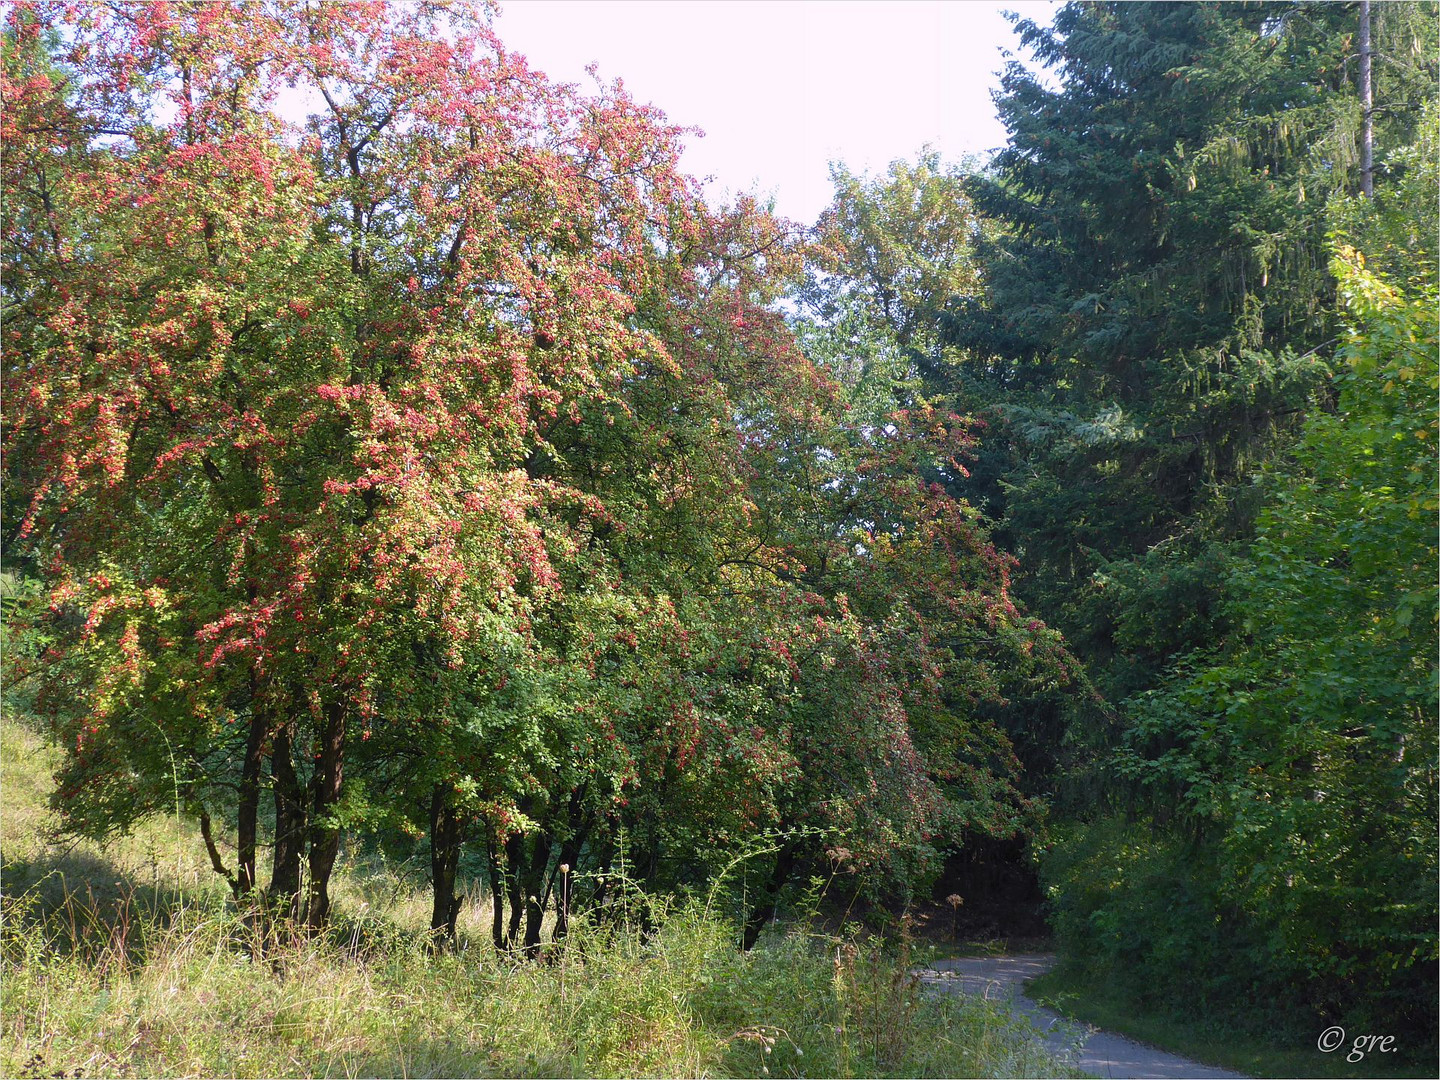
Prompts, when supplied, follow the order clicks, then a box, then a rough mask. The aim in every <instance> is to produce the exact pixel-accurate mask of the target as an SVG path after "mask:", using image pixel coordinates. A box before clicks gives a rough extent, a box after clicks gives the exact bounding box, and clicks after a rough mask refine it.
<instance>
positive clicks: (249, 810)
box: [235, 694, 268, 900]
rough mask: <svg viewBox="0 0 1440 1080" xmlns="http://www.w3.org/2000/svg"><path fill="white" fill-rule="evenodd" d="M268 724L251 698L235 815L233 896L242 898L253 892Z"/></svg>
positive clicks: (262, 711) (261, 711) (252, 696)
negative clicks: (261, 777) (236, 859)
mask: <svg viewBox="0 0 1440 1080" xmlns="http://www.w3.org/2000/svg"><path fill="white" fill-rule="evenodd" d="M267 727H268V725H267V724H266V722H265V714H264V710H262V709H260V708H259V707H258V705H257V703H256V702H255V699H254V695H253V694H252V695H251V700H250V735H249V738H248V739H247V740H246V742H245V764H244V765H243V766H242V767H241V770H240V806H239V810H238V811H237V814H236V849H237V857H238V859H239V861H240V865H239V866H238V867H236V870H235V899H237V900H244V899H245V898H246V897H247V896H250V895H251V894H252V893H253V892H254V891H255V881H256V873H255V848H256V831H257V819H258V818H259V815H260V768H261V764H262V762H263V761H264V760H265V735H266V733H267V732H266V728H267Z"/></svg>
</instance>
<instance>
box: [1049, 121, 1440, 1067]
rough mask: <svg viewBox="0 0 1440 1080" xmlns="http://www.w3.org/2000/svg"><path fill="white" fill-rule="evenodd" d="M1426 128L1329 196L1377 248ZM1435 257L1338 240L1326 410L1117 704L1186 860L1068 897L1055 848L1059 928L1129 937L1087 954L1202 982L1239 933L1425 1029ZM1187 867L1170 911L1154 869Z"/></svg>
mask: <svg viewBox="0 0 1440 1080" xmlns="http://www.w3.org/2000/svg"><path fill="white" fill-rule="evenodd" d="M1434 130H1435V128H1434V123H1433V118H1432V120H1431V121H1430V124H1429V127H1428V134H1427V142H1425V143H1422V144H1421V146H1420V147H1417V153H1416V156H1415V158H1414V160H1415V162H1416V166H1417V167H1416V168H1414V169H1413V170H1412V171H1411V172H1410V173H1409V174H1408V176H1407V177H1406V179H1405V182H1404V183H1402V184H1400V185H1398V186H1397V187H1396V188H1395V189H1394V190H1392V192H1390V193H1388V194H1387V195H1383V196H1382V197H1381V199H1380V200H1379V201H1378V205H1377V206H1376V207H1359V206H1355V205H1346V206H1341V207H1338V208H1337V216H1339V217H1340V218H1341V219H1342V220H1349V221H1351V222H1355V223H1363V224H1364V225H1365V226H1366V228H1365V231H1366V232H1367V233H1368V235H1369V237H1370V238H1371V242H1372V243H1376V244H1377V247H1378V250H1379V255H1380V257H1379V258H1378V259H1377V262H1378V263H1380V264H1381V265H1383V264H1384V263H1385V262H1386V261H1391V265H1394V261H1393V259H1394V253H1393V251H1391V250H1387V247H1386V245H1385V244H1383V243H1379V242H1378V241H1379V240H1380V239H1381V238H1385V237H1387V234H1388V237H1389V238H1390V239H1392V240H1396V241H1398V242H1400V243H1404V242H1405V238H1406V234H1407V233H1408V231H1409V227H1410V226H1409V216H1408V215H1407V214H1404V213H1403V212H1400V213H1397V210H1398V208H1399V207H1403V206H1407V205H1429V204H1430V203H1433V201H1434V199H1435V197H1436V192H1437V190H1440V185H1437V178H1436V173H1435V166H1434V160H1435V159H1434V155H1433V146H1434ZM1402 223H1403V224H1402ZM1397 226H1398V227H1399V228H1400V230H1401V234H1400V235H1399V236H1398V237H1397V236H1395V229H1396V227H1397ZM1435 267H1436V263H1435V258H1434V254H1433V249H1431V250H1430V251H1426V250H1424V249H1423V248H1421V249H1419V250H1416V249H1413V248H1412V249H1410V257H1409V259H1408V269H1409V272H1410V277H1409V279H1408V280H1406V281H1397V280H1387V279H1386V277H1385V276H1383V275H1382V274H1379V273H1376V272H1375V271H1373V270H1371V269H1369V268H1368V267H1367V260H1366V259H1365V258H1364V256H1363V255H1362V254H1360V253H1359V252H1358V251H1356V250H1355V249H1354V248H1352V247H1350V246H1349V245H1348V243H1346V238H1344V237H1341V238H1340V239H1338V240H1337V249H1336V257H1335V260H1334V263H1333V271H1334V273H1335V276H1336V278H1337V280H1338V282H1339V289H1340V295H1341V297H1342V299H1343V301H1344V303H1345V307H1346V312H1347V321H1348V323H1349V326H1348V327H1347V330H1346V335H1345V345H1344V347H1343V350H1342V352H1341V354H1340V355H1341V359H1342V361H1343V363H1344V366H1343V367H1342V368H1341V369H1340V372H1339V373H1338V375H1337V377H1336V380H1335V384H1336V390H1337V393H1338V400H1337V404H1336V408H1335V411H1334V412H1333V413H1319V414H1317V415H1315V416H1313V417H1311V418H1310V419H1309V420H1308V421H1307V423H1306V425H1305V429H1304V432H1303V438H1302V439H1301V441H1300V442H1299V444H1298V445H1297V446H1296V448H1295V450H1294V452H1293V457H1292V460H1291V461H1290V462H1289V463H1287V464H1286V465H1284V466H1277V467H1276V468H1274V469H1273V470H1271V471H1270V472H1269V473H1268V474H1267V475H1266V477H1265V478H1264V487H1265V489H1266V492H1267V494H1268V495H1269V499H1268V501H1267V505H1266V507H1265V509H1264V510H1263V511H1262V513H1261V514H1260V519H1259V535H1258V536H1257V538H1256V540H1255V542H1254V544H1253V545H1252V546H1251V547H1250V549H1249V550H1248V551H1246V552H1245V553H1244V554H1243V555H1240V556H1237V557H1236V558H1235V559H1234V560H1233V561H1232V565H1231V566H1230V568H1229V571H1228V575H1227V576H1228V580H1227V593H1228V595H1229V596H1230V598H1231V599H1230V601H1229V612H1228V615H1229V620H1230V622H1231V623H1232V624H1233V625H1234V627H1235V628H1236V629H1235V632H1234V633H1233V634H1232V635H1231V636H1230V637H1229V638H1227V639H1226V641H1225V642H1224V643H1223V644H1222V645H1221V646H1220V647H1219V648H1217V649H1216V650H1214V651H1212V652H1208V653H1201V654H1197V655H1195V656H1193V657H1190V658H1188V659H1187V660H1186V661H1184V662H1183V663H1181V664H1179V665H1177V666H1176V667H1175V669H1174V670H1173V671H1172V672H1171V673H1170V675H1169V677H1168V678H1167V679H1166V681H1165V682H1164V683H1163V684H1162V685H1161V687H1159V688H1158V689H1155V690H1151V691H1149V692H1147V693H1145V694H1143V695H1140V696H1139V697H1137V698H1136V699H1135V700H1134V702H1133V704H1132V707H1131V709H1130V716H1131V727H1130V732H1129V735H1128V737H1127V745H1126V746H1125V747H1124V748H1123V749H1122V750H1121V752H1120V754H1119V756H1118V760H1117V767H1118V769H1119V770H1120V771H1121V772H1122V773H1123V774H1124V775H1128V776H1130V777H1133V778H1135V779H1137V780H1138V781H1139V782H1140V783H1141V784H1142V785H1144V786H1145V787H1146V788H1147V789H1148V790H1149V791H1150V792H1151V793H1152V797H1153V798H1154V801H1155V803H1156V805H1168V806H1172V807H1173V808H1174V813H1175V821H1174V822H1173V827H1174V828H1175V829H1176V830H1177V834H1178V835H1185V833H1187V832H1188V833H1189V834H1190V835H1191V836H1192V837H1193V840H1192V842H1191V843H1189V844H1184V845H1182V846H1183V847H1184V848H1185V851H1186V855H1185V857H1186V858H1187V859H1190V860H1194V862H1193V864H1192V865H1191V866H1189V867H1184V868H1182V867H1180V866H1178V865H1176V864H1173V863H1172V864H1168V865H1166V866H1159V865H1156V864H1155V862H1154V859H1153V858H1148V857H1142V858H1141V860H1140V862H1141V865H1147V870H1146V873H1149V874H1153V875H1155V876H1154V877H1146V876H1145V875H1144V874H1142V873H1140V872H1136V869H1135V868H1132V869H1131V870H1130V871H1127V872H1124V873H1123V874H1120V875H1118V880H1117V881H1116V882H1115V891H1113V892H1112V893H1110V894H1109V895H1108V896H1105V897H1101V896H1098V895H1097V896H1094V897H1091V898H1089V899H1086V897H1088V896H1089V893H1088V892H1087V891H1086V889H1085V888H1084V887H1083V886H1082V885H1081V882H1080V878H1081V877H1084V876H1087V875H1083V874H1080V875H1077V873H1076V871H1075V870H1074V869H1073V868H1067V867H1066V865H1065V863H1064V861H1063V860H1062V861H1061V862H1060V863H1058V864H1057V865H1056V867H1055V868H1053V870H1052V873H1053V876H1054V879H1055V881H1056V882H1057V888H1058V889H1059V892H1060V894H1063V896H1064V899H1063V900H1062V901H1061V904H1062V906H1063V908H1064V909H1065V910H1067V911H1070V912H1072V913H1073V914H1070V915H1066V916H1065V917H1064V918H1063V919H1062V924H1064V925H1065V930H1064V931H1063V932H1064V933H1065V934H1066V937H1067V939H1069V940H1071V941H1072V942H1076V943H1077V944H1078V943H1079V941H1080V940H1081V939H1080V938H1079V937H1078V935H1079V932H1080V930H1081V927H1080V925H1079V923H1077V922H1074V920H1075V919H1080V918H1081V916H1082V915H1083V916H1084V919H1083V920H1082V921H1084V920H1088V921H1089V922H1090V923H1091V924H1092V925H1091V927H1090V929H1091V930H1092V931H1093V929H1094V925H1093V924H1094V923H1095V920H1097V919H1101V918H1102V917H1104V918H1113V919H1115V920H1116V924H1117V925H1119V926H1124V927H1125V928H1126V933H1127V934H1128V935H1131V937H1130V946H1129V948H1128V949H1122V948H1121V947H1120V945H1119V944H1118V943H1117V942H1110V943H1104V942H1105V939H1104V938H1101V939H1099V941H1098V942H1097V941H1096V940H1095V939H1094V938H1091V939H1090V940H1091V943H1092V950H1091V951H1092V955H1098V956H1100V957H1102V958H1103V962H1104V963H1106V964H1112V963H1119V964H1123V965H1124V966H1125V967H1126V969H1127V970H1130V971H1132V972H1135V973H1136V977H1137V978H1140V979H1144V980H1147V981H1149V980H1158V979H1160V978H1161V975H1160V973H1161V972H1163V971H1167V970H1172V969H1173V959H1174V958H1173V957H1172V956H1169V955H1167V950H1166V949H1165V948H1164V947H1163V942H1164V941H1166V940H1170V939H1171V938H1175V937H1176V936H1177V935H1178V947H1179V948H1181V949H1184V950H1189V951H1191V952H1192V953H1193V955H1195V956H1196V957H1199V958H1203V959H1202V960H1201V961H1200V962H1199V963H1193V962H1192V964H1191V966H1190V969H1189V970H1191V971H1192V972H1194V973H1195V974H1196V975H1198V976H1199V978H1200V979H1201V984H1202V985H1203V980H1204V979H1205V978H1206V977H1207V976H1206V972H1207V971H1210V972H1214V971H1219V970H1222V969H1223V968H1224V967H1225V966H1226V965H1234V964H1235V962H1236V959H1235V958H1236V956H1237V954H1238V955H1240V956H1243V957H1244V958H1245V962H1246V963H1247V965H1248V966H1249V968H1250V970H1251V971H1252V972H1254V976H1255V977H1256V978H1268V979H1270V980H1271V981H1272V984H1273V989H1272V990H1270V991H1268V992H1269V993H1273V994H1282V993H1283V994H1284V995H1288V996H1292V997H1294V998H1295V999H1296V1000H1298V1001H1302V1002H1304V1003H1305V1004H1306V1005H1307V1006H1308V1007H1310V1008H1311V1009H1313V1010H1315V1011H1316V1012H1318V1013H1320V1014H1322V1015H1326V1016H1358V1017H1360V1018H1361V1019H1363V1021H1364V1022H1369V1023H1378V1022H1379V1021H1380V1020H1381V1019H1382V1018H1383V1019H1384V1021H1385V1022H1386V1023H1389V1024H1391V1025H1392V1026H1395V1027H1401V1026H1403V1027H1405V1028H1406V1029H1407V1030H1410V1031H1415V1032H1419V1033H1421V1034H1422V1035H1424V1036H1427V1037H1428V1038H1430V1039H1433V1038H1434V1028H1433V1019H1434V1017H1433V1014H1432V1010H1431V1009H1430V1007H1429V1003H1430V1002H1431V1001H1432V1000H1433V998H1434V995H1435V992H1436V991H1435V964H1436V960H1437V955H1440V950H1437V937H1436V931H1435V926H1436V920H1437V910H1436V904H1435V895H1434V882H1435V879H1436V875H1437V870H1440V866H1437V852H1436V844H1435V838H1434V835H1433V828H1432V825H1433V821H1434V819H1435V817H1436V814H1437V812H1440V806H1437V802H1436V790H1437V779H1440V772H1437V760H1436V744H1437V733H1436V727H1435V709H1434V703H1435V698H1436V689H1437V688H1436V666H1435V655H1436V653H1437V650H1440V640H1437V636H1436V618H1437V602H1440V597H1437V590H1436V584H1435V574H1434V568H1435V565H1436V562H1437V558H1440V551H1437V545H1436V539H1435V528H1434V521H1435V512H1436V506H1437V503H1436V494H1435V493H1436V487H1437V483H1440V477H1437V471H1436V457H1435V449H1434V446H1435V438H1436V421H1435V415H1434V400H1435V394H1436V390H1437V387H1440V378H1437V366H1436V365H1437V355H1440V341H1437V338H1436V326H1435V311H1436V293H1435V282H1436V274H1435ZM1174 843H1179V841H1175V842H1174ZM1197 848H1198V849H1199V850H1200V851H1201V852H1203V854H1201V855H1198V856H1197V854H1196V849H1197ZM1106 850H1107V851H1109V852H1115V851H1117V850H1118V849H1117V848H1115V847H1113V846H1111V847H1110V848H1107V849H1106ZM1072 857H1073V856H1072ZM1199 866H1204V867H1205V869H1204V870H1203V871H1201V870H1198V869H1197V867H1199ZM1199 881H1204V882H1205V883H1206V884H1205V887H1204V890H1203V891H1202V892H1201V893H1200V895H1199V896H1198V897H1197V898H1196V900H1195V901H1194V903H1193V904H1192V905H1190V909H1192V910H1194V911H1195V912H1196V918H1195V919H1194V920H1193V924H1192V925H1191V926H1190V927H1189V928H1188V929H1187V928H1185V926H1184V925H1183V923H1180V924H1177V923H1176V921H1175V917H1176V912H1177V911H1180V910H1185V909H1186V908H1185V907H1184V906H1182V905H1179V904H1178V903H1177V902H1176V899H1175V897H1174V896H1173V895H1172V891H1173V890H1174V889H1177V888H1181V887H1182V885H1181V883H1182V882H1190V883H1192V884H1193V883H1196V882H1199ZM1102 913H1103V916H1102ZM1162 921H1163V922H1165V923H1166V925H1167V927H1169V930H1168V931H1167V933H1166V934H1160V933H1158V926H1157V924H1158V923H1159V922H1162ZM1226 922H1229V923H1240V924H1243V926H1244V931H1243V932H1244V940H1246V941H1248V943H1249V944H1248V945H1245V946H1243V947H1237V939H1236V938H1234V937H1231V936H1228V932H1227V938H1226V942H1225V947H1224V948H1220V947H1219V943H1218V942H1216V941H1215V940H1214V929H1213V927H1218V926H1221V925H1224V923H1226ZM1282 988H1283V989H1282Z"/></svg>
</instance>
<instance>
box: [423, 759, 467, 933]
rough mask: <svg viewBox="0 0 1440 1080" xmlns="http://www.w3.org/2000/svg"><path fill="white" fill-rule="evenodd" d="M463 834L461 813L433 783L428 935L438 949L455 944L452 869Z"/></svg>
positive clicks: (456, 906) (457, 902) (456, 899)
mask: <svg viewBox="0 0 1440 1080" xmlns="http://www.w3.org/2000/svg"><path fill="white" fill-rule="evenodd" d="M463 834H464V825H463V823H462V822H461V820H460V815H459V814H458V813H457V812H456V810H455V808H454V807H453V806H451V805H450V800H449V799H447V798H446V797H445V788H444V787H443V786H442V785H440V784H436V785H435V792H434V794H433V795H432V796H431V797H430V877H431V880H432V881H433V883H434V892H435V904H434V907H433V908H432V909H431V912H430V939H431V941H432V943H433V945H434V948H435V949H436V951H437V952H438V951H439V950H441V949H444V948H447V947H449V946H453V945H454V944H455V921H456V919H457V918H459V915H460V904H461V900H460V898H459V897H458V896H456V895H455V871H456V869H457V868H458V866H459V864H460V846H461V844H462V843H463V842H464V835H463Z"/></svg>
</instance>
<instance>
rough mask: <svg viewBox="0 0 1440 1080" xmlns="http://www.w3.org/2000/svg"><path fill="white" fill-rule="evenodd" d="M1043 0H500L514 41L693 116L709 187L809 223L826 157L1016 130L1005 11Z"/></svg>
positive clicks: (690, 152) (674, 115) (946, 144)
mask: <svg viewBox="0 0 1440 1080" xmlns="http://www.w3.org/2000/svg"><path fill="white" fill-rule="evenodd" d="M1054 7H1055V5H1054V4H1053V3H1050V2H1047V0H1010V2H1008V3H988V2H985V0H969V2H944V3H942V2H922V0H888V2H873V0H850V2H842V0H764V2H761V0H683V2H682V0H502V6H501V14H500V16H499V18H497V19H496V20H495V30H496V32H497V33H498V34H499V36H500V40H501V41H503V42H504V43H505V46H506V48H508V49H511V50H514V51H516V52H520V53H523V54H524V55H525V56H526V58H527V59H528V60H529V62H530V64H531V66H532V67H534V68H537V69H539V70H540V71H543V72H545V73H546V74H547V75H549V76H550V77H551V78H553V79H557V80H560V81H562V82H581V83H582V84H586V85H589V84H590V79H589V76H587V75H586V74H585V66H586V65H587V64H589V63H591V62H594V63H597V64H598V65H599V75H600V77H601V78H602V79H603V80H605V81H607V82H608V81H610V80H611V79H613V78H617V77H618V78H620V79H623V80H624V83H625V86H626V89H628V90H629V91H630V93H631V94H632V95H633V96H634V97H635V98H637V99H638V100H640V101H645V102H650V103H651V104H654V105H656V106H658V107H659V108H661V109H663V110H664V111H665V113H666V115H667V116H668V117H669V119H670V121H671V122H672V123H676V124H683V125H687V126H691V125H693V126H697V127H700V128H701V129H703V130H704V131H705V138H703V139H693V138H692V139H690V140H689V142H688V147H687V149H686V151H685V156H684V158H683V160H682V162H681V164H682V167H683V168H684V169H685V170H686V171H687V172H690V173H692V174H694V175H696V176H700V177H713V183H712V184H711V187H710V190H711V192H712V194H713V195H716V196H720V195H723V193H725V192H726V191H756V192H758V193H760V194H762V195H764V194H772V195H773V196H774V198H775V208H776V211H777V212H778V213H780V214H782V215H784V216H785V217H789V218H793V219H795V220H797V221H801V222H810V221H813V220H814V219H815V217H816V216H817V215H818V214H819V213H820V211H821V210H823V209H824V208H825V206H826V205H827V204H828V203H829V201H830V192H831V188H830V179H829V168H828V163H829V162H830V161H831V160H834V159H839V160H842V161H844V162H845V163H846V164H847V165H848V166H850V168H851V169H852V170H854V171H856V172H878V171H881V170H883V169H884V168H885V166H886V165H888V164H889V163H890V162H891V161H893V160H894V159H896V158H900V157H913V156H914V154H915V152H916V151H918V150H919V149H920V148H921V147H922V146H924V145H926V144H929V145H930V146H932V147H934V148H935V149H936V150H939V151H940V153H941V154H942V155H943V156H944V157H945V158H946V159H951V160H953V159H959V158H962V157H965V156H967V155H981V154H984V153H986V152H987V151H989V150H993V149H995V148H996V147H999V146H1001V145H1003V144H1004V142H1005V130H1004V128H1002V127H1001V126H1000V123H999V121H998V120H997V119H996V118H995V109H994V105H993V103H992V102H991V100H990V93H991V91H992V90H994V89H995V87H996V86H998V85H999V79H998V77H997V75H996V73H997V72H998V71H999V70H1000V67H1001V66H1002V64H1003V62H1004V57H1003V56H1002V51H1004V50H1010V49H1014V48H1015V46H1016V44H1017V43H1016V39H1015V35H1014V32H1013V30H1012V27H1011V25H1010V24H1009V23H1008V22H1007V21H1006V20H1005V19H1004V17H1003V16H1002V12H1003V11H1005V10H1014V11H1018V12H1020V13H1021V14H1022V15H1024V16H1025V17H1027V18H1033V19H1036V20H1037V21H1043V22H1048V21H1049V19H1050V15H1051V13H1052V12H1053V10H1054Z"/></svg>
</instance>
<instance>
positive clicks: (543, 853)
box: [524, 830, 551, 960]
mask: <svg viewBox="0 0 1440 1080" xmlns="http://www.w3.org/2000/svg"><path fill="white" fill-rule="evenodd" d="M550 848H551V840H550V834H549V833H548V832H546V831H544V830H541V831H540V832H538V833H536V834H535V847H534V850H533V851H531V853H530V865H529V867H528V873H526V875H525V890H524V891H525V955H526V957H527V958H529V959H531V960H534V959H535V958H537V957H538V956H539V955H540V928H541V924H542V923H543V922H544V921H545V905H544V904H543V903H542V902H541V899H540V897H541V894H542V893H543V892H544V891H545V871H546V870H548V869H549V868H550Z"/></svg>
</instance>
